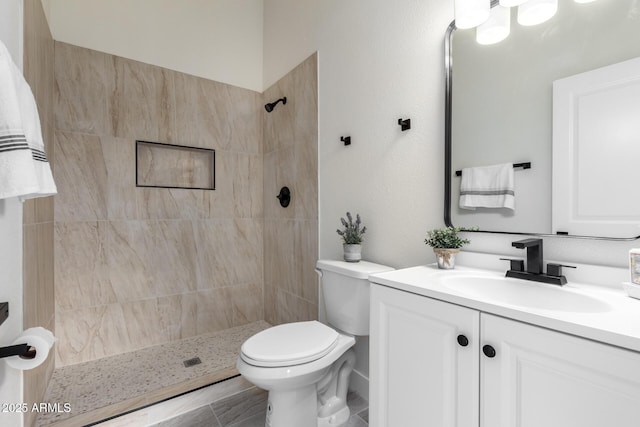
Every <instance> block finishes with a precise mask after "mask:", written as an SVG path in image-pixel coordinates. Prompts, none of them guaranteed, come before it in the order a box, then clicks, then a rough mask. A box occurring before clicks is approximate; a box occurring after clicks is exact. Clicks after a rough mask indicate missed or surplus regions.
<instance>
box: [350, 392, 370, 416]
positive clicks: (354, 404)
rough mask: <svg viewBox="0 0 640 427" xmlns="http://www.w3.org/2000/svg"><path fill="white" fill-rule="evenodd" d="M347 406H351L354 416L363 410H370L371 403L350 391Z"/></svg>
mask: <svg viewBox="0 0 640 427" xmlns="http://www.w3.org/2000/svg"><path fill="white" fill-rule="evenodd" d="M347 405H349V409H350V410H351V413H352V414H357V413H358V412H360V411H362V410H363V409H365V408H368V407H369V402H368V401H367V399H365V398H364V397H362V396H360V395H359V394H358V393H356V392H355V391H350V392H349V393H347Z"/></svg>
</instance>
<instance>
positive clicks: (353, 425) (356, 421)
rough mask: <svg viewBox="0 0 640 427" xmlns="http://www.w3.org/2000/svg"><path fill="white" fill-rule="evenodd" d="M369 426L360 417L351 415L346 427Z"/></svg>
mask: <svg viewBox="0 0 640 427" xmlns="http://www.w3.org/2000/svg"><path fill="white" fill-rule="evenodd" d="M368 425H369V424H367V423H365V422H364V421H363V420H362V418H360V417H359V416H357V415H351V416H350V417H349V421H348V422H347V424H346V425H345V427H368Z"/></svg>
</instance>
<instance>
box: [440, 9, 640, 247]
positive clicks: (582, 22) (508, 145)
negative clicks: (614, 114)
mask: <svg viewBox="0 0 640 427" xmlns="http://www.w3.org/2000/svg"><path fill="white" fill-rule="evenodd" d="M516 9H517V8H515V7H514V8H512V10H511V34H510V35H509V37H507V38H506V39H505V40H503V41H502V42H499V43H497V44H494V45H480V44H478V43H477V42H476V40H475V30H473V29H471V30H456V28H455V23H452V24H451V26H450V27H449V29H448V30H447V36H446V39H445V66H446V67H447V72H446V89H447V91H446V106H445V107H446V112H445V113H446V114H445V115H446V128H445V129H446V130H445V223H446V224H447V225H455V226H461V227H478V228H479V230H481V231H488V232H498V233H510V234H542V235H545V234H546V235H550V234H553V235H555V234H556V233H557V232H558V231H560V230H553V229H552V149H553V147H552V129H553V128H552V117H553V109H552V105H553V82H554V81H556V80H559V79H563V78H566V77H569V76H573V75H576V74H579V73H583V72H586V71H589V70H594V69H598V68H601V67H604V66H608V65H611V64H616V63H619V62H622V61H626V60H629V59H631V58H636V57H640V42H639V41H640V1H639V0H598V1H595V2H592V3H576V2H574V1H573V0H559V5H558V12H557V14H556V15H555V16H554V17H553V18H551V19H550V20H549V21H547V22H545V23H542V24H539V25H536V26H532V27H523V26H521V25H519V24H518V23H517V21H516V13H517V10H516ZM454 64H455V67H454ZM620 150H621V151H620V152H619V156H621V157H624V156H625V155H627V156H628V153H625V151H624V149H623V148H621V149H620ZM521 162H529V163H531V168H529V169H523V168H517V169H514V171H515V192H516V209H515V210H514V211H512V210H509V209H505V208H500V209H488V208H478V209H476V210H467V209H461V208H460V207H459V204H458V200H459V194H460V179H461V178H460V177H459V176H456V171H458V170H461V169H462V168H466V167H474V166H486V165H494V164H499V163H521ZM636 169H637V168H636ZM592 173H594V174H606V173H608V172H607V171H606V170H594V171H592ZM596 177H597V175H596ZM628 182H632V181H628ZM627 185H628V184H627ZM631 187H632V186H631V185H629V192H630V191H632V189H631ZM629 192H627V194H630V193H629ZM634 226H635V228H633V227H632V228H631V231H630V232H629V233H628V234H627V235H625V236H623V237H622V236H610V235H606V234H604V235H603V234H602V231H597V230H595V229H594V230H588V231H587V232H585V233H580V235H581V236H589V237H601V238H615V239H624V240H632V239H635V238H637V237H636V236H638V235H639V234H640V232H638V230H640V228H638V224H634Z"/></svg>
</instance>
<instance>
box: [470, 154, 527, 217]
mask: <svg viewBox="0 0 640 427" xmlns="http://www.w3.org/2000/svg"><path fill="white" fill-rule="evenodd" d="M460 207H461V208H463V209H475V208H480V207H482V208H507V209H511V210H515V192H514V173H513V164H512V163H504V164H500V165H492V166H482V167H474V168H464V169H462V180H461V181H460Z"/></svg>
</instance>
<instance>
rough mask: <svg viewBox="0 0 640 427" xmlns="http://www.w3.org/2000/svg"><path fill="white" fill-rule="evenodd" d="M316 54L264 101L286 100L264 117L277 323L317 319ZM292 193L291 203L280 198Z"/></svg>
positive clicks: (268, 292)
mask: <svg viewBox="0 0 640 427" xmlns="http://www.w3.org/2000/svg"><path fill="white" fill-rule="evenodd" d="M317 69H318V66H317V55H316V54H314V55H312V56H311V57H309V58H308V59H306V60H305V61H304V62H302V63H301V64H300V65H299V66H297V67H296V68H295V69H294V70H292V71H291V72H290V73H289V74H287V75H286V76H285V77H283V78H282V79H281V80H280V81H278V82H277V83H276V84H274V85H273V86H272V87H270V88H269V89H267V90H266V91H265V92H264V94H263V101H264V102H265V103H267V102H273V101H275V100H277V99H279V98H281V97H283V96H286V97H287V104H286V105H282V104H278V105H277V106H276V107H275V108H274V110H273V111H272V112H271V113H267V112H266V111H265V110H264V109H262V114H263V117H264V119H263V120H264V122H263V123H264V125H263V129H264V255H265V259H264V289H265V319H266V320H267V322H270V323H272V324H279V323H285V322H294V321H300V320H311V319H317V317H318V277H317V275H316V273H315V263H316V260H317V258H318V99H317V93H318V91H317ZM282 186H287V187H289V188H290V189H291V192H292V199H291V204H290V205H289V207H287V208H282V207H281V206H280V204H279V202H278V199H276V197H275V196H276V195H277V194H278V193H279V192H280V188H281V187H282Z"/></svg>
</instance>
